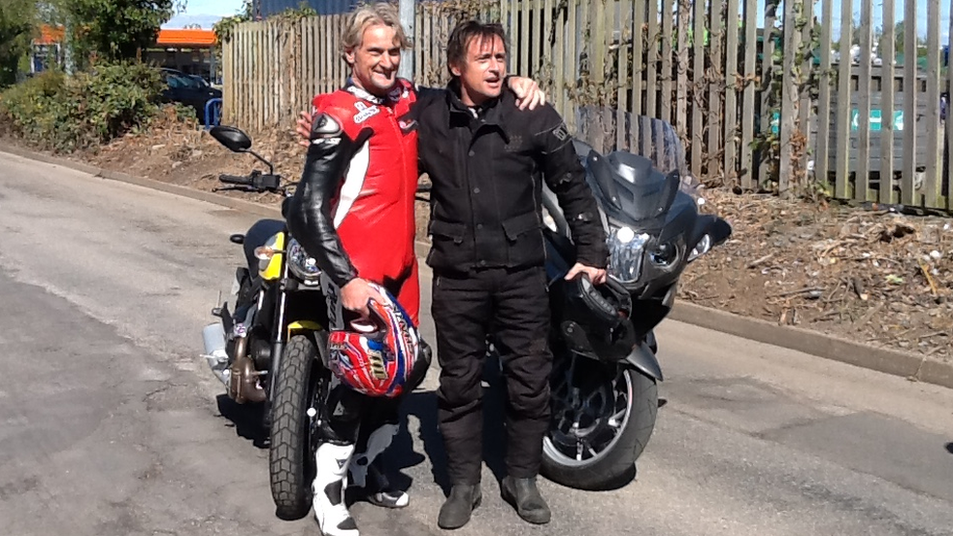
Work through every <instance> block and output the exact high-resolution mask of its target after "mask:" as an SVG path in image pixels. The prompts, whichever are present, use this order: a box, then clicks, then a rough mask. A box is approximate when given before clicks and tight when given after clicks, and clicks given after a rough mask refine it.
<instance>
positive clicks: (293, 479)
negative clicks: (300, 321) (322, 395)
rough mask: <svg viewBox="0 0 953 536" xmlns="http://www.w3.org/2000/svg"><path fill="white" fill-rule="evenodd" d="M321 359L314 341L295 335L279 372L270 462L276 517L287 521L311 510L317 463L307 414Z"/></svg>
mask: <svg viewBox="0 0 953 536" xmlns="http://www.w3.org/2000/svg"><path fill="white" fill-rule="evenodd" d="M318 359H319V354H318V349H317V346H316V345H315V343H314V341H313V340H312V339H311V338H309V337H307V336H305V335H295V336H293V337H291V340H289V341H288V345H287V346H286V347H285V350H284V355H283V356H282V359H281V369H280V370H278V372H277V375H278V377H277V378H276V382H275V393H274V397H273V398H272V419H271V422H272V424H271V443H270V445H269V449H268V459H269V476H270V480H271V496H272V498H273V499H274V501H275V508H276V510H275V515H276V516H277V517H278V518H279V519H283V520H295V519H301V518H303V517H305V516H306V515H308V512H309V511H310V510H311V499H312V495H311V483H312V480H313V478H314V467H313V466H314V460H312V459H310V458H311V452H312V451H311V448H310V446H309V436H310V430H309V418H308V414H307V410H308V404H309V402H310V401H309V400H308V397H309V396H310V395H311V393H312V390H311V389H310V385H311V383H312V382H314V381H316V379H317V378H316V374H317V367H319V366H320V364H319V361H318Z"/></svg>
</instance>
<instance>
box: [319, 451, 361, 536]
mask: <svg viewBox="0 0 953 536" xmlns="http://www.w3.org/2000/svg"><path fill="white" fill-rule="evenodd" d="M353 453H354V445H334V444H331V443H324V444H322V445H321V446H319V447H318V450H317V452H316V453H315V455H314V461H315V476H314V482H313V483H312V484H311V491H312V493H313V495H314V517H315V519H317V521H318V527H319V528H320V529H321V533H322V534H324V535H325V536H360V533H359V532H358V530H357V524H356V523H355V522H354V519H353V518H352V517H351V514H350V513H349V512H348V511H347V504H346V503H345V502H344V489H345V488H346V487H347V468H348V464H349V463H350V461H351V455H352V454H353Z"/></svg>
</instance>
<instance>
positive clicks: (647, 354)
mask: <svg viewBox="0 0 953 536" xmlns="http://www.w3.org/2000/svg"><path fill="white" fill-rule="evenodd" d="M625 361H626V362H627V363H629V364H630V365H632V366H633V367H635V368H636V370H638V371H639V372H641V373H642V374H645V375H646V376H648V377H649V378H652V379H654V380H657V381H662V367H660V366H659V363H658V358H656V357H655V353H653V352H652V349H651V348H649V345H648V344H646V343H645V341H642V342H641V343H639V345H638V346H635V347H633V348H632V351H631V352H629V355H628V356H626V358H625Z"/></svg>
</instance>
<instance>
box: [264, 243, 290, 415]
mask: <svg viewBox="0 0 953 536" xmlns="http://www.w3.org/2000/svg"><path fill="white" fill-rule="evenodd" d="M281 265H282V266H281V280H280V281H279V283H278V302H277V303H276V304H275V323H274V324H273V325H274V328H273V329H274V340H273V341H272V343H271V370H270V371H269V372H268V375H269V376H270V377H269V378H268V397H267V398H266V399H265V411H264V415H263V419H264V425H265V429H266V430H268V429H271V401H272V397H273V396H274V394H275V392H276V387H277V386H276V382H277V381H278V371H279V370H281V356H282V355H283V354H284V350H285V344H286V343H287V342H288V341H287V335H286V333H287V330H285V320H286V307H287V303H288V261H287V259H286V256H284V255H283V256H282V262H281Z"/></svg>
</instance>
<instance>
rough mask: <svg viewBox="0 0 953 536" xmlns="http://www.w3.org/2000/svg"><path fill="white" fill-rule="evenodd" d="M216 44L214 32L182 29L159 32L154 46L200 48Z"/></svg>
mask: <svg viewBox="0 0 953 536" xmlns="http://www.w3.org/2000/svg"><path fill="white" fill-rule="evenodd" d="M215 42H216V37H215V32H214V31H212V30H198V29H184V30H172V29H168V30H166V29H164V30H159V39H157V40H156V44H157V45H159V46H165V47H181V46H200V47H210V46H212V45H214V44H215Z"/></svg>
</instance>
